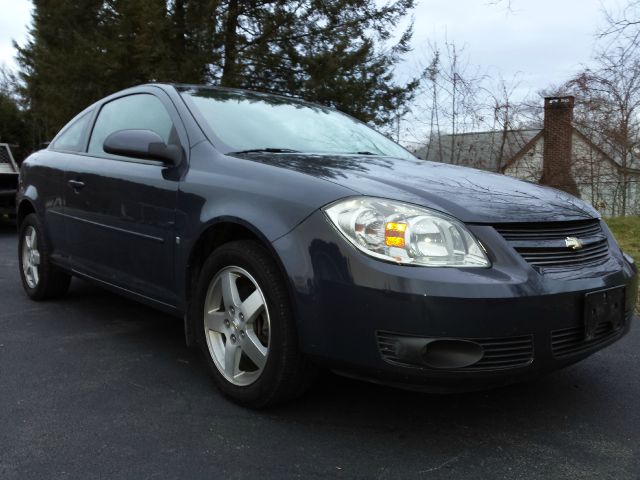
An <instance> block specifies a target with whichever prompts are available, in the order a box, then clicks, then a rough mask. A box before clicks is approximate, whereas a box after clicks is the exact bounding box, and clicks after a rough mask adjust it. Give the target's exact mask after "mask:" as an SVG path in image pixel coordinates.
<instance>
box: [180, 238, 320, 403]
mask: <svg viewBox="0 0 640 480" xmlns="http://www.w3.org/2000/svg"><path fill="white" fill-rule="evenodd" d="M190 322H191V328H192V331H193V332H194V334H195V337H196V340H197V342H198V344H199V345H200V349H201V351H202V353H203V356H204V359H205V361H206V362H207V365H208V366H209V370H210V371H211V374H212V377H213V379H214V381H215V383H216V384H217V386H218V388H220V390H221V391H222V392H223V393H224V394H225V395H226V396H228V397H230V398H232V399H233V400H234V401H236V402H238V403H240V404H242V405H245V406H248V407H252V408H263V407H266V406H269V405H273V404H275V403H278V402H282V401H284V400H288V399H291V398H293V397H296V396H297V395H299V394H301V393H302V392H303V391H304V390H305V389H306V387H307V386H308V385H310V383H311V382H312V381H313V378H314V372H315V368H314V367H313V365H311V364H310V362H309V361H308V360H307V358H306V357H305V356H304V355H303V354H302V353H301V352H300V350H299V341H298V335H297V329H296V324H295V320H294V318H293V311H292V308H291V301H290V299H289V293H288V290H287V287H286V283H285V281H284V279H283V276H282V273H281V271H280V269H279V268H278V266H277V264H276V263H275V261H274V259H273V257H272V256H271V255H270V254H269V252H268V251H267V250H266V249H265V248H264V247H263V246H261V245H260V244H258V243H257V242H254V241H250V240H240V241H234V242H229V243H226V244H224V245H222V246H219V247H217V248H215V249H214V250H213V252H212V253H211V254H210V255H209V257H208V258H207V259H206V260H205V261H204V263H203V265H202V269H201V271H200V273H199V275H198V282H197V285H196V287H195V290H194V292H193V302H192V308H191V310H190Z"/></svg>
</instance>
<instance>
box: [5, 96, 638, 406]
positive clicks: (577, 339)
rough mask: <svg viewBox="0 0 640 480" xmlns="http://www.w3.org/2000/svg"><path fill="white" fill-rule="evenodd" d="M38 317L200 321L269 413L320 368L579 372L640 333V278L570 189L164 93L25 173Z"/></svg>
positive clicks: (449, 377) (264, 102)
mask: <svg viewBox="0 0 640 480" xmlns="http://www.w3.org/2000/svg"><path fill="white" fill-rule="evenodd" d="M17 201H18V224H19V230H20V242H19V255H20V266H21V268H20V273H21V276H22V281H23V284H24V288H25V290H26V292H27V294H28V295H29V296H30V297H31V298H33V299H34V300H44V299H50V298H54V297H58V296H60V295H63V294H64V293H65V292H66V291H67V289H68V286H69V282H70V278H71V277H72V276H77V277H80V278H84V279H86V280H89V281H92V282H95V283H97V284H99V285H102V286H104V287H106V288H109V289H111V290H113V291H116V292H118V293H121V294H124V295H126V296H129V297H131V298H134V299H136V300H139V301H141V302H144V303H147V304H149V305H151V306H154V307H157V308H159V309H161V310H164V311H166V312H169V313H171V314H174V315H176V316H179V317H180V318H183V319H184V330H185V335H186V339H187V342H188V343H189V344H195V345H198V346H199V348H200V349H201V351H202V353H203V356H204V358H205V361H206V363H207V365H208V367H209V369H210V371H211V373H212V376H213V379H214V380H215V382H216V384H217V385H218V386H219V388H220V389H221V390H222V392H224V393H225V394H226V395H227V396H229V397H231V398H232V399H234V400H235V401H237V402H239V403H241V404H243V405H247V406H250V407H256V408H257V407H264V406H268V405H271V404H274V403H276V402H279V401H283V400H286V399H289V398H292V397H295V396H296V395H298V394H300V393H301V392H303V391H304V389H305V388H307V386H308V385H309V384H310V383H311V382H312V380H313V378H314V372H315V371H316V369H317V367H318V366H321V367H325V368H326V367H328V368H330V369H332V370H334V371H337V372H340V373H343V374H345V375H350V376H354V377H357V378H363V379H367V380H372V381H376V382H384V383H387V384H393V385H398V386H403V387H408V388H417V389H426V390H431V391H459V390H471V389H478V388H486V387H491V386H497V385H502V384H506V383H510V382H514V381H517V380H520V379H523V378H527V377H530V376H534V375H538V374H541V373H544V372H547V371H550V370H554V369H557V368H559V367H562V366H565V365H568V364H571V363H574V362H576V361H578V360H580V359H582V358H585V357H586V356H588V355H590V354H592V353H593V352H595V351H596V350H598V349H600V348H602V347H604V346H606V345H608V344H610V343H612V342H614V341H616V340H618V339H619V338H621V337H622V336H623V335H625V333H627V332H628V330H629V328H630V323H631V321H632V316H633V310H634V303H635V292H636V290H637V275H636V273H637V269H636V265H635V264H634V261H633V259H632V258H631V257H629V256H627V255H626V254H624V253H623V252H622V251H621V250H620V248H619V247H618V245H617V243H616V241H615V239H614V238H613V236H612V235H611V233H610V232H609V230H608V228H607V226H606V225H605V224H604V222H603V221H602V220H601V219H600V218H599V215H598V213H597V212H596V211H595V210H594V209H593V208H591V207H590V206H588V205H587V204H585V203H583V202H582V201H580V200H578V199H576V198H574V197H571V196H569V195H567V194H565V193H563V192H560V191H556V190H553V189H549V188H545V187H541V186H538V185H534V184H530V183H526V182H522V181H518V180H515V179H512V178H509V177H506V176H502V175H496V174H490V173H486V172H481V171H478V170H473V169H468V168H462V167H456V166H450V165H444V164H438V163H431V162H425V161H422V160H419V159H417V158H415V157H414V156H413V155H411V154H410V153H409V152H407V151H406V150H405V149H403V148H402V147H400V146H399V145H397V144H395V143H393V142H392V141H390V140H389V139H387V138H386V137H384V136H383V135H380V134H379V133H377V132H375V131H373V130H371V129H370V128H368V127H367V126H366V125H364V124H362V123H360V122H358V121H356V120H354V119H352V118H350V117H348V116H346V115H344V114H342V113H340V112H337V111H334V110H331V109H329V108H326V107H322V106H318V105H313V104H309V103H306V102H303V101H299V100H295V99H291V98H285V97H280V96H274V95H266V94H259V93H254V92H247V91H240V90H228V89H220V88H209V87H198V86H186V85H185V86H182V85H145V86H140V87H136V88H132V89H128V90H125V91H122V92H119V93H116V94H114V95H111V96H110V97H107V98H105V99H104V100H101V101H99V102H97V103H95V104H94V105H92V106H90V107H89V108H87V109H86V110H85V111H83V112H82V113H80V114H79V115H78V116H77V117H75V118H74V119H73V120H72V121H71V122H69V124H68V125H67V126H65V127H64V128H63V129H62V131H61V132H60V133H59V134H58V135H57V136H56V137H55V139H54V140H53V142H52V143H51V144H50V145H49V147H48V148H47V149H46V150H42V151H39V152H37V153H34V154H33V155H31V156H30V157H29V158H28V159H27V160H26V161H25V162H24V164H23V165H22V171H21V175H20V185H19V192H18V196H17Z"/></svg>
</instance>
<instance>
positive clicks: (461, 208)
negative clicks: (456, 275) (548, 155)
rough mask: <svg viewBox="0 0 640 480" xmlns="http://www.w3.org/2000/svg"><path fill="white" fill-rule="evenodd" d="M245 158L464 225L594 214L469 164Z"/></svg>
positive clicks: (561, 196)
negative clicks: (425, 210)
mask: <svg viewBox="0 0 640 480" xmlns="http://www.w3.org/2000/svg"><path fill="white" fill-rule="evenodd" d="M234 156H238V157H240V158H243V159H247V160H252V161H258V162H261V163H266V164H269V165H272V166H276V167H280V168H286V169H290V170H295V171H297V172H300V173H304V174H307V175H311V176H313V177H316V178H322V179H324V180H327V181H330V182H333V183H336V184H338V185H341V186H343V187H347V188H349V189H350V190H352V191H354V194H356V193H358V194H362V195H368V196H377V197H383V198H389V199H395V200H400V201H403V202H409V203H413V204H417V205H422V206H425V207H428V208H433V209H436V210H439V211H441V212H444V213H447V214H449V215H452V216H454V217H456V218H458V219H460V220H462V221H463V222H468V223H492V224H495V223H505V222H544V221H565V220H584V219H590V218H597V217H598V216H599V215H598V212H597V211H596V210H594V209H593V208H592V207H591V206H589V205H587V204H586V203H584V202H582V201H581V200H579V199H577V198H575V197H573V196H571V195H568V194H566V193H564V192H562V191H559V190H555V189H552V188H548V187H543V186H540V185H536V184H533V183H530V182H525V181H521V180H517V179H515V178H512V177H509V176H506V175H500V174H495V173H489V172H485V171H482V170H476V169H473V168H467V167H460V166H455V165H448V164H444V163H436V162H427V161H424V160H419V159H417V158H416V159H415V160H410V159H399V158H390V157H378V156H370V155H366V156H363V155H324V154H280V153H276V154H273V153H248V154H235V155H234Z"/></svg>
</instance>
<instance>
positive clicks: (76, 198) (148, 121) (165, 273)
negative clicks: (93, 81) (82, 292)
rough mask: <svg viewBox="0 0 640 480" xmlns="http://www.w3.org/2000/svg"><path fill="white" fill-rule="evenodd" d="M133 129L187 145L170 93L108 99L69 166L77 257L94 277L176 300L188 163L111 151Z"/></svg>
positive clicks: (68, 212)
mask: <svg viewBox="0 0 640 480" xmlns="http://www.w3.org/2000/svg"><path fill="white" fill-rule="evenodd" d="M156 90H157V91H156ZM127 129H144V130H152V131H154V132H156V133H157V134H158V135H160V136H161V137H162V138H163V140H164V141H165V142H166V143H168V144H175V145H178V146H180V147H181V148H183V151H188V149H187V148H186V147H187V145H186V142H187V139H186V133H185V131H184V127H183V125H182V124H181V122H180V119H179V116H178V114H177V112H176V111H175V107H174V106H173V104H172V103H171V100H170V99H169V98H168V97H167V96H166V94H165V93H164V92H162V91H160V90H158V89H154V88H148V89H143V90H138V91H136V93H133V94H128V95H125V96H122V97H118V98H115V99H110V100H109V101H107V102H105V103H104V104H102V105H101V107H100V110H99V111H98V113H97V115H96V117H95V122H94V124H93V130H92V132H91V135H90V138H89V142H88V146H87V151H86V153H85V154H84V155H82V156H74V157H72V158H71V157H70V158H68V160H67V165H66V169H67V171H66V182H67V185H68V188H67V189H66V194H65V220H66V237H67V238H66V240H67V244H68V246H69V250H70V254H71V262H72V264H73V268H74V269H75V270H76V271H78V272H80V273H83V274H85V275H87V276H90V277H93V278H95V279H98V280H101V281H103V282H107V283H109V284H111V285H115V286H117V287H120V288H122V289H125V290H128V291H130V292H134V293H137V294H140V295H143V296H146V297H149V298H151V299H153V300H155V301H158V302H161V303H164V304H166V305H168V306H174V305H175V304H176V293H175V292H176V288H175V275H174V257H173V256H174V244H175V240H174V238H175V237H174V233H175V232H174V230H175V208H176V198H177V192H178V184H179V179H180V176H181V169H183V168H185V167H184V162H183V164H180V165H168V164H163V163H162V162H158V161H149V160H140V159H135V158H128V157H121V156H117V155H110V154H107V153H106V152H105V151H104V150H103V143H104V140H105V139H106V138H107V137H108V136H109V135H110V134H111V133H113V132H116V131H119V130H127Z"/></svg>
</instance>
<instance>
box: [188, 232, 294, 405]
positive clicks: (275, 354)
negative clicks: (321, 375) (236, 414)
mask: <svg viewBox="0 0 640 480" xmlns="http://www.w3.org/2000/svg"><path fill="white" fill-rule="evenodd" d="M230 266H236V267H240V268H243V269H244V270H246V271H247V272H249V274H251V276H252V277H253V278H254V279H255V281H256V282H257V283H258V285H259V286H260V289H261V290H262V293H263V295H264V296H265V300H266V302H267V308H268V310H269V320H270V331H271V338H270V344H269V355H268V357H267V363H266V365H265V367H264V370H263V372H262V374H261V375H260V377H259V378H258V379H257V380H256V381H255V382H253V383H252V384H250V385H247V386H237V385H234V384H232V383H230V382H229V381H228V380H227V379H226V378H224V376H223V375H222V373H220V372H219V371H218V368H217V367H216V365H215V363H214V361H213V359H212V358H211V355H210V353H209V349H208V347H207V342H206V338H205V329H204V324H203V322H204V302H205V297H206V293H207V290H208V288H209V285H210V283H211V281H212V280H213V278H214V276H215V275H216V273H218V272H219V271H220V270H222V269H224V268H226V267H230ZM193 298H194V301H193V302H192V307H191V320H192V328H194V333H195V338H196V342H197V343H198V345H199V347H200V350H201V352H202V355H203V357H204V359H205V362H206V363H207V365H208V367H209V369H210V370H211V373H212V374H213V379H214V381H215V383H216V385H217V386H218V388H219V389H220V390H221V391H222V392H223V393H224V394H225V395H226V396H228V397H230V398H232V399H233V400H234V401H236V402H238V403H240V404H242V405H245V406H249V407H253V408H260V407H261V406H265V405H267V404H269V403H271V402H272V400H273V398H274V397H276V396H278V394H279V393H280V392H279V390H280V388H279V387H280V385H281V384H282V380H283V378H282V376H283V373H284V372H283V370H284V369H285V362H286V358H287V357H288V356H287V352H286V350H287V349H291V348H297V344H296V342H295V338H296V336H295V334H294V332H293V320H292V314H291V307H290V304H289V300H288V295H287V291H286V286H285V285H284V282H283V281H282V279H281V275H280V272H279V271H278V269H277V266H276V265H275V262H274V261H273V260H272V259H271V258H270V257H269V255H268V253H267V252H266V250H265V249H264V248H262V247H261V246H260V245H258V244H257V243H255V242H251V241H238V242H232V243H229V244H226V245H223V246H222V247H220V248H219V249H217V250H216V251H214V253H212V254H211V255H210V256H209V258H208V259H207V260H206V261H205V263H204V265H203V267H202V270H201V271H200V275H199V280H198V283H197V287H196V290H195V296H194V297H193Z"/></svg>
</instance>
